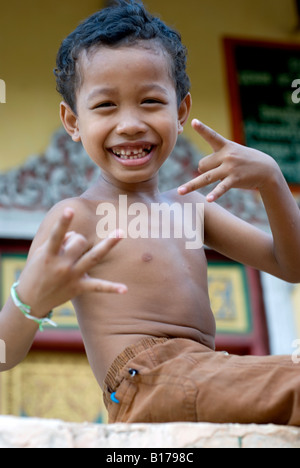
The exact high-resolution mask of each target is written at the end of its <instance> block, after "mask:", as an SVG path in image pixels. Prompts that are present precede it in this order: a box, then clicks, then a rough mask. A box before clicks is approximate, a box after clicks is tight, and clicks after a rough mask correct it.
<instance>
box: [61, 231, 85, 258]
mask: <svg viewBox="0 0 300 468" xmlns="http://www.w3.org/2000/svg"><path fill="white" fill-rule="evenodd" d="M67 236H68V234H66V236H65V239H64V254H65V255H68V256H69V257H70V258H71V259H73V260H74V262H75V261H76V260H78V259H79V258H80V257H81V256H82V255H83V254H84V253H85V252H86V251H87V250H88V241H87V239H86V238H85V237H84V236H83V235H81V234H78V233H77V232H72V233H71V234H70V235H69V236H68V238H67V240H66V237H67Z"/></svg>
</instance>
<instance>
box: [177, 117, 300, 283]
mask: <svg viewBox="0 0 300 468" xmlns="http://www.w3.org/2000/svg"><path fill="white" fill-rule="evenodd" d="M193 127H194V129H195V130H196V131H197V132H198V133H199V134H200V135H201V136H202V137H203V138H205V139H206V140H207V141H208V142H209V143H210V145H211V146H212V148H213V150H214V153H213V154H212V155H210V156H207V157H206V158H203V159H202V160H201V161H200V163H199V173H200V176H199V177H197V178H196V179H194V180H192V181H190V182H188V183H187V184H185V185H184V186H183V187H180V188H179V189H178V191H179V193H180V194H181V195H184V194H186V193H189V192H191V191H193V190H196V189H199V188H202V187H204V186H206V185H208V184H210V183H213V182H216V181H219V180H220V181H221V182H220V183H219V184H218V186H217V187H216V188H215V189H214V190H213V191H212V192H211V193H210V194H209V195H208V196H207V203H206V216H205V234H206V243H207V245H209V246H210V247H212V248H214V249H215V250H217V251H219V252H221V253H222V254H224V255H226V256H228V257H230V258H233V259H234V260H236V261H239V262H241V263H244V264H247V265H250V266H253V267H254V268H257V269H259V270H262V271H266V272H268V273H270V274H272V275H274V276H277V277H279V278H281V279H284V280H286V281H289V282H292V283H297V282H300V268H299V265H300V213H299V208H298V206H297V204H296V202H295V200H294V198H293V196H292V194H291V192H290V189H289V187H288V185H287V183H286V181H285V179H284V177H283V175H282V173H281V171H280V168H279V166H278V165H277V163H276V162H275V161H274V159H273V158H271V157H270V156H268V155H266V154H264V153H261V152H260V151H256V150H253V149H250V148H246V147H244V146H241V145H238V144H236V143H232V142H230V141H228V140H226V139H225V138H223V137H222V136H220V135H218V134H217V133H216V132H214V131H213V130H211V129H210V128H209V127H206V126H205V125H203V124H202V123H201V122H199V121H197V120H195V121H193ZM231 188H243V189H258V190H259V191H260V194H261V196H262V200H263V203H264V206H265V209H266V212H267V215H268V219H269V223H270V227H271V231H272V236H270V235H268V234H265V233H263V232H261V231H260V230H258V229H256V228H254V227H253V226H251V225H249V224H248V223H245V222H243V221H241V220H239V219H238V218H236V217H234V216H232V215H231V214H229V213H228V212H227V211H225V210H223V209H222V208H220V207H219V206H217V205H216V204H215V203H212V202H214V201H216V200H217V199H218V198H220V197H221V196H222V195H224V193H226V192H227V191H228V190H230V189H231Z"/></svg>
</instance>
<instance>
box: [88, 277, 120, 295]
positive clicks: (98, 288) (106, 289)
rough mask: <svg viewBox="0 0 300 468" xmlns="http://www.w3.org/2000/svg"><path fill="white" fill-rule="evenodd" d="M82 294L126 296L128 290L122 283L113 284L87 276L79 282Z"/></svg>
mask: <svg viewBox="0 0 300 468" xmlns="http://www.w3.org/2000/svg"><path fill="white" fill-rule="evenodd" d="M81 286H82V291H83V293H87V292H96V293H109V294H126V293H127V292H128V288H127V286H126V285H125V284H122V283H113V282H111V281H105V280H100V279H96V278H91V277H90V276H87V275H86V277H85V278H84V279H83V280H82V281H81Z"/></svg>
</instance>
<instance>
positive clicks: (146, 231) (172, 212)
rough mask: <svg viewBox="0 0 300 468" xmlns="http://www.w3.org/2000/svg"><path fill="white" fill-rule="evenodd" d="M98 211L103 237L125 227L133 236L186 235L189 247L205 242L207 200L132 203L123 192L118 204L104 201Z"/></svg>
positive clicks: (163, 237)
mask: <svg viewBox="0 0 300 468" xmlns="http://www.w3.org/2000/svg"><path fill="white" fill-rule="evenodd" d="M96 214H97V216H99V217H100V219H99V221H98V223H97V228H96V230H97V235H98V237H99V238H100V239H103V238H105V237H107V236H108V235H109V234H110V233H111V232H113V231H114V230H116V229H121V230H122V231H123V232H124V237H125V238H130V239H184V240H185V248H186V249H187V250H196V249H201V248H202V247H203V244H204V204H203V203H196V204H195V203H182V204H181V203H173V204H169V203H166V202H164V203H151V204H150V205H147V204H145V203H131V204H129V203H128V198H127V195H120V196H119V202H118V204H114V203H109V202H105V203H100V204H99V205H98V207H97V211H96Z"/></svg>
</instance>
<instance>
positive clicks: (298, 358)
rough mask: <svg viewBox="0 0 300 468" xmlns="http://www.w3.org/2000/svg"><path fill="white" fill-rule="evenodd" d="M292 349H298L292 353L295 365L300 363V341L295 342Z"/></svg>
mask: <svg viewBox="0 0 300 468" xmlns="http://www.w3.org/2000/svg"><path fill="white" fill-rule="evenodd" d="M292 348H296V349H295V351H293V353H292V361H293V363H294V364H299V363H300V340H295V341H293V343H292Z"/></svg>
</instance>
